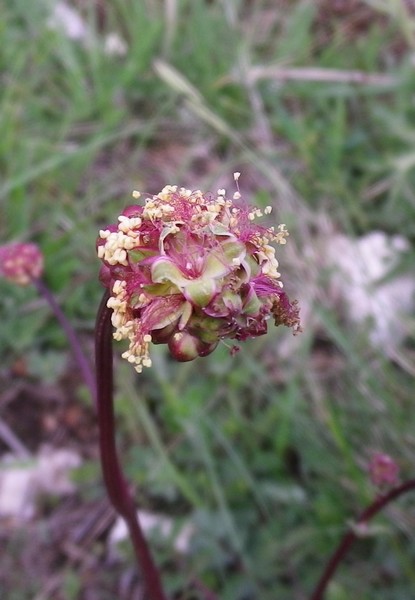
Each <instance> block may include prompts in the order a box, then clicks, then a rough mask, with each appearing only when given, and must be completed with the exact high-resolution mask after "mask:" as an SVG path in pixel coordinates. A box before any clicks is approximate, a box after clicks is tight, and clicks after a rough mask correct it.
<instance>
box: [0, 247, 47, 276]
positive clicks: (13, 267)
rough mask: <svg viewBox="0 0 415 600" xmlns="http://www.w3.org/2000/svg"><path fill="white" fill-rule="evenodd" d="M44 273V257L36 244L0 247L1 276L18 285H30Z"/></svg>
mask: <svg viewBox="0 0 415 600" xmlns="http://www.w3.org/2000/svg"><path fill="white" fill-rule="evenodd" d="M42 272H43V256H42V253H41V251H40V250H39V248H38V246H37V245H36V244H30V243H28V244H24V243H17V242H14V243H11V244H5V245H3V246H0V275H1V276H2V277H5V278H6V279H8V280H9V281H12V282H13V283H17V284H18V285H28V284H29V283H31V281H32V280H33V279H39V277H40V276H41V275H42Z"/></svg>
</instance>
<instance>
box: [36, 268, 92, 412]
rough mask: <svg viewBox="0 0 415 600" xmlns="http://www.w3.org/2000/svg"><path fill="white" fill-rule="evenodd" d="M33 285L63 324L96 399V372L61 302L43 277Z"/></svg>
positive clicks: (87, 383) (75, 356)
mask: <svg viewBox="0 0 415 600" xmlns="http://www.w3.org/2000/svg"><path fill="white" fill-rule="evenodd" d="M32 282H33V285H34V286H35V287H36V289H37V291H38V292H39V294H40V295H41V296H42V297H43V298H44V299H45V300H46V302H47V303H48V304H49V306H50V308H51V310H52V312H53V314H54V315H55V317H56V319H57V321H58V322H59V324H60V325H61V327H62V329H63V330H64V332H65V334H66V337H67V339H68V342H69V345H70V347H71V349H72V352H73V355H74V358H75V360H76V362H77V363H78V367H79V369H80V371H81V374H82V377H83V379H84V381H85V384H86V385H87V387H88V389H89V391H90V393H91V396H92V398H93V399H94V400H95V396H96V388H95V377H94V372H93V370H92V367H91V364H90V362H89V361H88V359H87V358H86V356H85V354H84V352H83V350H82V347H81V344H80V342H79V338H78V335H77V333H76V331H75V330H74V328H73V327H72V325H71V324H70V322H69V321H68V319H67V318H66V316H65V314H64V312H63V311H62V309H61V307H60V306H59V304H58V303H57V302H56V300H55V297H54V295H53V294H52V292H51V291H50V289H49V288H48V286H47V285H46V283H45V282H44V281H42V279H35V278H33V279H32Z"/></svg>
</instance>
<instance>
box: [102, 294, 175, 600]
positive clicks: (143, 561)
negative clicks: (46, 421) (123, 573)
mask: <svg viewBox="0 0 415 600" xmlns="http://www.w3.org/2000/svg"><path fill="white" fill-rule="evenodd" d="M108 298H109V293H108V292H105V294H104V297H103V299H102V302H101V305H100V308H99V310H98V315H97V322H96V328H95V361H96V375H97V409H98V422H99V445H100V454H101V467H102V472H103V477H104V482H105V486H106V488H107V492H108V496H109V499H110V500H111V502H112V504H113V506H114V508H115V509H116V510H117V512H118V513H119V514H120V515H121V516H122V517H123V518H124V520H125V522H126V524H127V527H128V530H129V533H130V537H131V541H132V544H133V547H134V551H135V554H136V557H137V561H138V565H139V567H140V569H141V572H142V575H143V579H144V583H145V586H146V588H147V591H148V595H149V599H150V600H166V596H165V594H164V591H163V587H162V584H161V580H160V575H159V572H158V569H157V567H156V565H155V563H154V560H153V557H152V555H151V552H150V549H149V547H148V545H147V542H146V539H145V537H144V534H143V531H142V529H141V525H140V522H139V519H138V517H137V513H136V509H135V504H134V500H133V498H132V496H131V494H130V491H129V488H128V484H127V481H126V479H125V477H124V475H123V473H122V471H121V467H120V463H119V460H118V456H117V449H116V446H115V422H114V406H113V365H112V324H111V314H112V310H111V309H110V308H108V307H107V301H108Z"/></svg>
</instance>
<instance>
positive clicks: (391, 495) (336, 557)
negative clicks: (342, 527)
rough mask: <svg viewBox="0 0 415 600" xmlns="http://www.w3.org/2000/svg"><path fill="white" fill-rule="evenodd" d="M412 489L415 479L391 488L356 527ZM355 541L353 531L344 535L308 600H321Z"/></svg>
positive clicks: (361, 515) (378, 499)
mask: <svg viewBox="0 0 415 600" xmlns="http://www.w3.org/2000/svg"><path fill="white" fill-rule="evenodd" d="M413 489H415V479H410V480H408V481H405V482H404V483H402V484H401V485H399V486H397V487H395V488H393V489H392V490H390V492H388V493H387V494H385V495H384V496H379V497H378V498H376V499H375V500H374V502H372V504H370V505H369V506H368V507H367V508H366V509H365V510H364V511H363V512H362V513H361V514H360V516H359V517H358V518H357V521H356V525H357V526H359V525H364V524H366V523H367V522H368V521H370V519H372V518H373V517H374V516H375V515H377V513H379V512H380V511H381V510H382V509H383V508H385V506H386V505H387V504H389V502H391V501H392V500H395V498H397V497H398V496H401V495H402V494H405V493H406V492H409V491H411V490H413ZM356 539H358V534H357V533H356V531H355V530H353V529H350V530H349V531H348V532H346V533H345V534H344V536H343V538H342V539H341V540H340V543H339V545H338V546H337V548H336V550H335V551H334V553H333V554H332V555H331V557H330V559H329V561H328V563H327V565H326V568H325V569H324V572H323V574H322V576H321V577H320V580H319V582H318V583H317V586H316V587H315V589H314V592H313V593H312V595H311V597H310V600H323V598H324V593H325V591H326V589H327V586H328V584H329V582H330V580H331V579H332V577H333V575H334V573H335V571H336V569H337V567H338V566H339V564H340V563H341V561H342V560H343V559H344V557H345V556H346V554H347V551H348V550H349V548H350V547H351V545H352V544H353V542H354V541H355V540H356Z"/></svg>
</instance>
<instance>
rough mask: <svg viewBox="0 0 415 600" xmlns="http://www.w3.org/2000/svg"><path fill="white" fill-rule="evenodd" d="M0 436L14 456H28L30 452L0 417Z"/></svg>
mask: <svg viewBox="0 0 415 600" xmlns="http://www.w3.org/2000/svg"><path fill="white" fill-rule="evenodd" d="M0 438H1V440H2V441H3V442H4V443H5V444H6V445H7V446H8V447H9V448H10V450H12V451H13V452H14V453H15V454H16V456H18V457H19V458H23V459H26V458H30V456H31V454H30V452H29V450H28V449H27V448H26V446H25V445H24V444H23V442H21V441H20V440H19V438H18V437H17V436H16V434H15V433H14V431H13V430H12V429H10V427H9V426H8V425H7V423H5V422H4V421H3V419H0Z"/></svg>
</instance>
